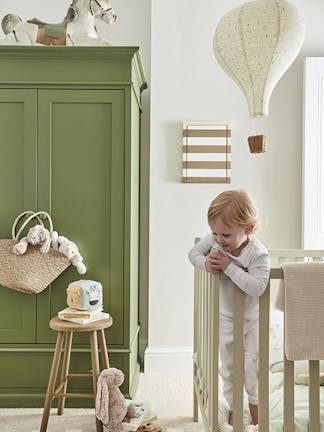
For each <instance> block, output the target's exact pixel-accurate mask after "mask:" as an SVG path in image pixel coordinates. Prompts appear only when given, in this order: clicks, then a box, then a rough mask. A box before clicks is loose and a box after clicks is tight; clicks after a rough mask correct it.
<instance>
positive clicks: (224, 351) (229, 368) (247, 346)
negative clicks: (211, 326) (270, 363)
mask: <svg viewBox="0 0 324 432" xmlns="http://www.w3.org/2000/svg"><path fill="white" fill-rule="evenodd" d="M258 323H259V321H258V320H244V341H243V346H244V388H245V392H246V395H247V397H248V400H249V402H250V403H251V404H253V405H258V351H259V350H258V327H259V326H258ZM219 355H220V366H219V373H220V375H221V377H222V380H223V395H224V398H225V399H226V400H227V402H228V404H229V407H230V410H233V318H228V317H225V316H223V315H220V317H219Z"/></svg>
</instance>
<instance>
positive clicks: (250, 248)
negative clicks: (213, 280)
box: [189, 233, 270, 319]
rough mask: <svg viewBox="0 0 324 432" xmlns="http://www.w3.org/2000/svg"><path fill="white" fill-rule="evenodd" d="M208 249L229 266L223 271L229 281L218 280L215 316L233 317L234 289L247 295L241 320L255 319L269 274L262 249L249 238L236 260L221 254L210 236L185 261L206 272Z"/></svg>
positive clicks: (220, 248)
mask: <svg viewBox="0 0 324 432" xmlns="http://www.w3.org/2000/svg"><path fill="white" fill-rule="evenodd" d="M211 248H213V249H216V250H219V251H220V252H222V253H223V254H224V255H226V256H228V257H229V258H230V260H231V263H230V264H229V265H228V266H227V268H226V269H225V270H224V273H225V274H226V276H228V277H229V278H230V279H227V280H225V279H222V280H221V284H220V296H219V312H220V314H222V315H225V316H227V317H233V303H234V297H233V293H234V285H233V282H234V284H235V285H237V286H238V287H239V288H240V289H241V290H242V291H244V292H245V293H246V294H247V295H246V296H245V314H244V317H245V319H257V318H258V316H259V315H258V311H259V301H258V297H259V296H260V295H261V294H263V292H264V290H265V289H266V286H267V283H268V280H269V273H270V258H269V254H268V251H267V249H266V248H265V246H263V245H262V243H260V242H259V241H258V240H257V239H256V238H255V236H249V242H248V244H247V245H246V246H245V247H244V248H243V249H242V251H241V253H240V255H239V256H237V257H236V256H234V255H231V254H230V253H228V252H225V251H224V250H223V249H222V247H221V246H220V245H219V244H218V243H216V242H215V240H214V238H213V234H212V233H210V234H208V235H207V236H206V237H204V238H202V239H201V240H200V241H199V243H197V244H196V245H195V246H194V247H193V248H192V249H191V250H190V251H189V260H190V262H191V263H192V264H193V265H194V266H195V267H197V268H199V269H201V270H206V267H205V266H206V259H207V257H206V255H208V253H209V252H210V250H211Z"/></svg>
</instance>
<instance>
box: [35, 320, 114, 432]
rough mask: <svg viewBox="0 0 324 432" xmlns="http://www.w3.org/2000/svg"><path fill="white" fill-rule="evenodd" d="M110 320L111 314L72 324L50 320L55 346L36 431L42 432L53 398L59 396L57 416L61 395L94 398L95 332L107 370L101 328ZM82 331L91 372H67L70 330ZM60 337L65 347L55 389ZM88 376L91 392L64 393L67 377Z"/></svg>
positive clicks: (62, 401) (96, 367)
mask: <svg viewBox="0 0 324 432" xmlns="http://www.w3.org/2000/svg"><path fill="white" fill-rule="evenodd" d="M112 323H113V320H112V318H111V317H109V318H107V319H104V320H100V321H94V322H92V323H89V324H75V323H73V322H70V321H63V320H61V319H59V318H58V317H55V318H52V319H51V321H50V323H49V326H50V328H51V329H52V330H56V331H57V332H58V334H57V339H56V346H55V351H54V356H53V362H52V368H51V373H50V376H49V381H48V387H47V393H46V398H45V404H44V411H43V418H42V423H41V427H40V432H46V430H47V423H48V418H49V413H50V409H51V405H52V400H53V398H54V397H58V398H59V401H58V407H57V414H58V415H62V414H63V410H64V405H65V398H91V399H94V400H95V399H96V394H97V379H98V375H99V373H100V369H99V355H98V340H97V332H99V343H100V348H101V355H102V363H103V368H104V369H107V368H109V359H108V353H107V346H106V338H105V332H104V329H105V328H108V327H110V326H111V325H112ZM85 332H89V333H90V343H91V363H92V374H69V366H70V357H71V346H72V337H73V333H85ZM64 336H65V347H64V356H63V363H62V372H61V381H60V384H59V385H58V387H57V388H56V389H55V384H56V378H57V372H58V368H59V364H60V359H61V353H62V347H63V340H64ZM89 376H92V381H93V394H84V393H83V394H82V393H66V389H67V383H68V379H69V378H72V377H77V378H86V377H89ZM96 427H97V432H102V424H101V422H100V421H99V420H98V419H97V418H96Z"/></svg>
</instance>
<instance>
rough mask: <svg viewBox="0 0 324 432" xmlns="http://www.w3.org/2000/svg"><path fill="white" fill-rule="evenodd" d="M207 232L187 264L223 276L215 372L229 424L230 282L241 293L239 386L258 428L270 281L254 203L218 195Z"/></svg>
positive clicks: (241, 193) (244, 196)
mask: <svg viewBox="0 0 324 432" xmlns="http://www.w3.org/2000/svg"><path fill="white" fill-rule="evenodd" d="M208 224H209V226H210V228H211V233H210V234H208V235H207V236H206V237H204V238H202V239H201V240H200V242H199V243H197V245H195V246H194V247H193V248H192V249H191V250H190V252H189V259H190V261H191V263H192V264H193V265H194V266H195V267H198V268H200V269H202V270H206V271H208V272H211V273H216V272H219V271H222V272H224V273H225V274H226V275H227V276H228V277H229V279H228V280H222V281H221V286H220V299H219V313H220V320H219V327H220V328H219V351H220V360H221V361H220V368H219V373H220V375H221V377H222V380H223V394H224V397H225V399H226V400H227V402H228V404H229V407H230V415H229V424H231V425H233V411H232V410H233V406H232V405H233V292H234V291H233V288H234V286H233V283H234V284H235V285H237V286H238V287H239V288H240V289H241V290H242V291H244V292H245V294H246V296H245V312H244V387H245V392H246V394H247V397H248V401H249V409H250V413H251V418H252V423H253V424H258V297H259V296H260V295H261V294H262V293H263V292H264V290H265V288H266V286H267V282H268V279H269V271H270V259H269V255H268V251H267V249H266V248H265V247H264V246H263V245H262V244H261V243H260V242H259V241H258V240H257V239H256V238H255V236H254V235H253V233H254V231H255V230H256V228H257V225H258V215H257V209H256V207H255V204H254V203H253V201H252V199H251V197H250V196H249V195H248V193H247V192H246V191H245V190H243V189H239V190H231V191H226V192H223V193H221V194H219V195H218V196H217V197H216V198H215V199H214V200H213V201H212V203H211V205H210V207H209V209H208Z"/></svg>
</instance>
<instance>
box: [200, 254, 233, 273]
mask: <svg viewBox="0 0 324 432" xmlns="http://www.w3.org/2000/svg"><path fill="white" fill-rule="evenodd" d="M230 262H231V260H230V259H229V258H228V257H227V256H226V255H224V254H222V253H221V252H219V251H214V252H211V253H210V254H209V255H208V256H207V259H206V270H207V271H208V272H211V273H216V272H218V271H220V270H221V271H224V270H225V269H226V268H227V266H228V265H229V264H230Z"/></svg>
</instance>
